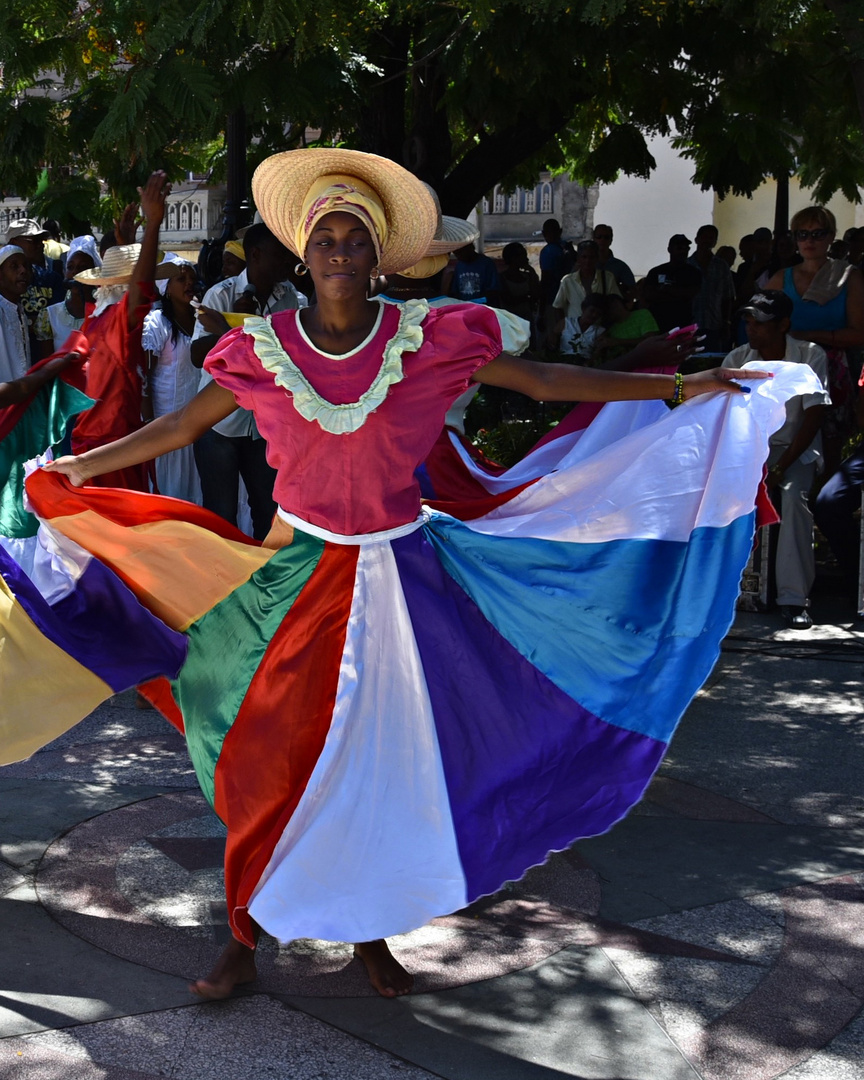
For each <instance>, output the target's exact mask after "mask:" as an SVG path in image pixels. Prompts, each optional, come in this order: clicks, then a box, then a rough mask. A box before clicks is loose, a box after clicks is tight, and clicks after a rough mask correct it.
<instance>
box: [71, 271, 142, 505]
mask: <svg viewBox="0 0 864 1080" xmlns="http://www.w3.org/2000/svg"><path fill="white" fill-rule="evenodd" d="M142 292H143V294H144V296H145V300H146V303H144V304H142V305H140V306H139V307H138V308H136V310H135V320H134V326H133V327H132V328H131V329H130V327H129V295H128V293H127V294H126V295H125V296H124V297H123V299H122V300H120V302H119V303H117V304H112V305H111V307H109V308H108V309H107V311H103V312H102V314H101V315H98V316H97V317H96V318H95V319H94V318H92V317H88V319H87V321H86V322H85V323H84V326H83V327H82V332H83V333H84V334H86V336H87V338H88V339H89V341H90V349H91V352H90V362H89V364H88V365H87V388H86V393H87V395H88V396H89V397H91V398H93V399H94V400H95V402H96V404H95V405H94V406H93V408H92V409H88V410H87V411H86V412H83V413H82V414H81V416H80V417H79V418H78V423H77V424H76V425H75V428H74V430H73V432H72V452H73V453H74V454H83V453H85V451H87V450H93V449H95V448H96V447H97V446H104V445H105V444H106V443H110V442H114V440H115V439H122V438H123V436H124V435H130V434H131V433H132V432H133V431H137V430H138V429H139V428H140V427H141V426H142V421H141V389H142V373H143V371H144V351H143V349H142V347H141V331H142V328H143V324H144V316H145V315H146V314H147V312H148V311H149V309H150V303H151V302H152V299H153V297H155V295H156V293H155V291H154V290H152V289H148V288H147V287H142ZM148 468H149V463H147V462H143V463H142V464H140V465H135V466H133V467H131V468H127V469H120V470H118V471H117V472H113V473H104V474H103V475H102V476H98V477H94V479H93V484H94V485H95V486H97V487H120V488H131V489H132V490H135V491H149V490H150V484H149V471H148Z"/></svg>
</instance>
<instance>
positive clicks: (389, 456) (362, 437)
mask: <svg viewBox="0 0 864 1080" xmlns="http://www.w3.org/2000/svg"><path fill="white" fill-rule="evenodd" d="M380 307H381V312H380V314H379V319H378V322H377V323H376V325H375V328H374V330H373V332H372V333H371V335H370V336H369V337H368V338H367V339H366V341H364V342H363V343H362V344H361V345H360V346H358V347H357V348H356V349H354V350H352V351H351V352H349V353H346V354H344V355H343V356H332V355H329V354H327V353H322V352H320V351H319V350H318V349H316V348H315V346H314V345H313V344H312V343H311V341H310V340H309V339H308V337H307V336H306V334H305V332H304V331H303V329H302V327H300V326H299V325H298V315H299V313H298V312H296V311H285V312H280V313H279V314H276V315H273V316H271V317H270V319H268V320H267V321H268V322H270V323H271V326H272V329H273V330H274V331H275V333H276V337H277V338H278V342H279V344H281V347H282V349H284V352H285V353H287V355H288V357H290V360H291V361H293V367H294V368H296V369H299V370H300V372H301V373H302V376H303V377H304V378H305V380H306V382H307V383H308V384H309V385H310V386H311V388H312V391H313V392H315V393H317V394H318V395H320V397H321V398H324V399H326V401H327V402H329V403H330V404H332V405H346V404H348V403H351V402H356V401H358V399H360V397H361V396H362V395H363V394H364V393H365V392H366V391H367V390H368V389H369V387H370V385H371V384H372V383H373V381H374V380H375V378H376V376H377V374H378V372H379V370H380V369H381V366H382V358H383V357H384V356H385V353H386V352H387V350H388V345H389V344H390V343H391V341H393V342H394V344H399V345H400V346H401V345H402V343H403V338H404V336H405V335H404V333H403V330H404V326H405V321H406V308H405V307H403V306H396V305H391V304H381V305H380ZM249 327H250V323H247V324H246V328H239V329H237V330H233V331H231V332H230V333H228V334H226V335H225V336H224V337H223V338H222V339H221V340H220V342H219V344H218V345H217V347H216V348H215V349H214V350H213V351H212V352H211V353H210V354H209V356H208V357H207V359H206V361H205V364H204V366H205V368H206V369H207V371H209V372H210V373H211V375H212V376H213V378H214V379H215V381H216V382H217V383H219V385H220V386H224V387H225V388H226V389H228V390H230V391H231V392H232V393H233V394H234V397H235V398H236V399H237V403H238V405H241V406H242V407H243V408H244V409H251V410H252V412H253V413H254V414H255V419H256V421H257V423H258V428H259V430H260V432H261V434H262V435H263V436H264V438H265V439H266V440H267V459H268V461H269V462H270V464H271V465H272V466H273V467H274V468H275V469H276V471H277V479H276V484H275V487H274V490H273V495H274V498H275V500H276V501H277V502H278V503H279V505H280V506H282V507H283V508H284V509H285V510H288V511H290V512H291V513H293V514H296V515H297V516H298V517H300V518H303V519H304V520H305V521H309V522H311V523H312V524H314V525H318V526H321V527H323V528H325V529H328V530H330V531H331V532H336V533H341V534H344V535H354V534H357V533H368V532H378V531H380V530H383V529H391V528H394V527H396V526H398V525H403V524H405V523H406V522H409V521H413V520H414V518H416V517H417V514H418V513H419V508H420V488H419V485H418V483H417V481H416V480H415V478H414V470H415V469H416V467H417V466H418V465H419V464H420V463H421V462H422V461H424V460H425V458H426V455H427V454H428V452H429V450H430V449H431V448H432V446H433V445H434V443H435V440H436V439H437V437H438V435H439V433H440V432H441V429H442V427H443V425H444V416H445V414H446V412H447V409H448V408H449V407H450V405H451V404H452V403H453V402H454V401H455V400H456V398H457V397H459V395H460V394H461V393H463V391H464V390H465V389H466V388H467V386H468V384H469V382H470V381H471V376H472V375H473V374H474V372H475V371H476V370H477V369H478V368H479V367H481V366H482V365H483V364H486V363H488V362H489V361H490V360H493V359H494V358H495V357H496V356H498V354H499V353H500V352H501V333H500V330H499V326H498V320H497V319H496V318H495V315H494V313H493V312H492V311H490V310H489V309H488V308H485V307H483V306H482V305H478V304H459V305H454V306H451V307H446V308H436V309H432V310H430V311H429V313H428V315H426V317H425V319H423V321H422V342H420V337H419V334H418V333H417V332H416V331H415V340H414V343H413V345H411V346H409V347H407V348H403V349H402V352H401V360H402V371H403V373H404V377H403V378H402V379H401V381H398V382H395V383H394V384H393V385H390V387H389V390H388V391H387V394H386V397H384V399H383V401H382V402H381V404H380V405H379V406H378V407H377V408H376V409H374V411H372V412H370V413H369V415H368V416H366V418H365V421H364V422H363V423H362V424H361V426H359V427H358V428H357V430H355V431H351V432H348V433H345V434H332V433H331V432H329V431H326V430H324V428H323V427H322V426H321V425H320V424H319V423H318V422H317V421H316V420H306V419H304V418H303V416H301V415H300V413H299V412H298V411H297V409H295V408H294V407H293V397H292V394H291V392H290V391H289V390H286V389H283V387H282V386H280V385H278V384H277V381H276V380H277V377H279V374H280V373H279V371H274V370H273V368H274V362H273V360H272V356H271V360H270V361H269V362H268V367H267V368H265V366H264V365H263V364H262V361H261V359H260V358H259V355H258V353H256V348H258V351H259V352H261V349H260V347H259V346H258V344H257V342H256V339H255V337H254V336H253V335H252V334H251V333H249V332H247V330H248V328H249ZM418 342H420V343H419V347H418ZM410 349H414V350H416V351H409V350H410ZM276 352H277V353H278V354H279V359H278V360H277V361H276V363H277V365H278V363H280V362H284V358H283V355H282V352H281V350H280V349H278V347H277V348H276ZM389 353H390V355H392V354H393V349H392V348H391V349H390V350H389ZM262 355H263V354H262ZM268 368H269V370H268Z"/></svg>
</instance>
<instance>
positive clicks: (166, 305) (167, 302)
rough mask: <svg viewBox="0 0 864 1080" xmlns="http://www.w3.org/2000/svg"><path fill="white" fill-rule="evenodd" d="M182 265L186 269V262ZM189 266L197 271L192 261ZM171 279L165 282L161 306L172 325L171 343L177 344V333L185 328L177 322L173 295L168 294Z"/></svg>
mask: <svg viewBox="0 0 864 1080" xmlns="http://www.w3.org/2000/svg"><path fill="white" fill-rule="evenodd" d="M181 265H182V268H183V269H184V270H185V269H186V264H185V263H184V264H181ZM189 267H190V269H191V270H193V271H195V267H194V266H192V265H191V263H190V264H189ZM195 277H196V279H197V277H198V274H197V271H195ZM170 281H171V278H168V281H166V282H165V292H164V293H162V299H161V301H160V305H159V306H160V307H161V309H162V314H163V315H164V316H165V318H166V319H167V320H168V325H169V326H170V327H171V344H172V345H176V344H177V335H178V334H181V333H183V330H182V327H181V326H180V324H179V323H178V322H177V313H176V312H175V311H174V302H173V300H172V299H171V297H170V296H169V295H168V285H169V283H170ZM196 283H197V280H196Z"/></svg>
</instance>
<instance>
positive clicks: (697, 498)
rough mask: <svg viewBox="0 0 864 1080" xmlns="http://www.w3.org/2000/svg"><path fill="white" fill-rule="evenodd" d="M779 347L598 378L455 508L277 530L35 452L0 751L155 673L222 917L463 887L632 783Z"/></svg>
mask: <svg viewBox="0 0 864 1080" xmlns="http://www.w3.org/2000/svg"><path fill="white" fill-rule="evenodd" d="M807 372H809V369H807V368H803V366H799V365H792V366H791V369H790V370H788V371H787V370H785V367H784V370H783V371H782V372H780V374H778V376H777V378H775V379H774V380H772V383H771V384H768V383H765V384H761V385H760V386H759V388H758V390H754V392H753V393H752V394H750V395H748V396H746V397H745V396H744V395H736V396H731V395H721V396H717V397H712V398H700V399H697V400H694V401H692V402H688V403H686V404H685V405H684V406H682V407H681V408H679V409H676V410H674V411H672V412H670V411H668V410H667V409H666V407H665V406H664V405H663V404H662V403H647V404H642V405H640V406H638V407H636V406H634V405H633V404H628V403H619V404H615V405H609V406H606V407H605V408H604V409H603V410H602V412H601V414H600V416H599V417H598V419H597V420H596V421H594V423H592V424H591V426H590V427H589V428H587V429H585V430H584V431H582V432H579V433H575V434H574V436H573V437H572V438H571V439H570V442H569V444H568V445H567V446H566V447H564V446H562V447H559V448H558V451H557V454H558V460H557V463H556V466H555V468H554V469H553V471H551V472H545V473H543V474H542V475H540V476H538V477H536V478H533V479H532V478H530V474H531V471H532V470H531V468H530V463H529V466H528V467H525V468H523V470H522V473H521V474H520V476H521V477H523V479H520V480H519V482H518V483H516V484H515V485H514V486H513V487H512V488H511V489H510V490H506V487H502V489H501V490H500V491H499V492H497V493H496V494H493V495H491V496H490V500H488V501H483V500H480V501H479V502H477V503H475V504H466V505H465V506H463V507H461V508H460V509H459V513H458V515H457V514H456V513H452V514H445V513H442V512H440V511H436V510H434V509H429V510H425V511H424V512H423V514H422V516H421V517H420V518H419V519H418V520H417V521H416V522H412V523H409V524H407V525H406V526H404V527H403V528H400V529H396V530H391V531H389V532H386V533H379V534H374V535H370V536H362V537H344V536H338V535H334V534H330V533H327V532H325V531H323V530H321V529H318V528H313V527H310V526H308V525H307V524H306V523H304V522H301V521H299V520H297V519H289V520H290V523H291V524H292V525H293V527H294V531H293V538H292V540H291V542H290V543H287V544H285V545H284V546H281V547H277V548H267V547H260V546H257V545H255V544H253V543H251V542H250V541H248V539H247V538H245V537H243V536H242V534H239V533H237V532H236V530H234V529H232V528H231V527H230V526H228V525H227V524H226V523H225V522H222V521H221V520H220V519H218V518H215V517H213V516H212V515H210V514H208V513H207V512H206V511H203V510H201V509H199V508H197V507H194V506H191V505H188V504H185V503H181V502H179V501H176V500H172V499H167V498H162V497H159V496H147V495H141V494H138V493H134V492H127V491H119V490H109V489H89V488H84V489H74V488H71V487H70V486H69V485H68V484H67V483H66V482H65V480H63V479H62V478H60V477H58V476H57V475H55V474H51V473H45V472H43V471H37V472H36V473H34V474H33V475H32V476H31V477H30V478H29V480H28V482H27V490H28V495H29V498H30V500H31V503H32V505H33V507H34V508H35V510H36V512H37V513H38V515H39V517H40V519H41V521H42V526H41V529H40V545H41V553H42V555H41V565H40V566H39V567H34V568H31V573H32V576H29V575H27V574H25V573H24V572H23V570H22V569H21V568H20V567H16V566H15V564H14V563H11V560H9V559H8V558H7V559H6V560H5V565H4V566H3V578H4V583H0V587H2V592H0V635H2V636H4V637H5V640H4V641H3V642H2V650H0V682H2V686H0V694H2V699H3V702H4V708H3V714H2V718H0V747H2V749H3V755H2V756H3V759H4V760H6V761H9V760H15V759H16V758H19V757H21V756H23V755H25V754H27V753H31V752H32V751H33V750H35V749H36V747H37V746H38V745H41V744H43V743H44V742H45V741H47V739H49V738H51V737H53V736H54V735H56V734H58V733H59V731H61V730H63V729H64V728H66V727H68V726H69V725H70V724H72V723H74V722H75V720H76V719H78V718H79V717H80V716H83V715H84V714H85V713H86V712H87V711H89V710H90V709H91V708H92V707H93V706H94V705H95V704H96V703H97V701H98V700H100V699H101V698H104V697H107V696H108V695H110V694H111V693H112V692H114V691H116V690H119V689H122V688H124V687H127V686H132V685H138V684H141V683H142V682H148V681H149V680H155V681H150V682H149V683H148V687H147V691H146V692H147V693H148V694H149V695H150V696H151V698H152V699H153V700H154V701H156V702H157V703H158V705H159V707H160V708H161V709H162V710H163V712H164V713H165V714H166V716H168V717H169V719H171V720H172V721H173V722H174V723H175V724H176V725H177V726H178V727H179V728H181V730H183V731H184V732H185V734H186V739H187V742H188V746H189V752H190V755H191V757H192V760H193V762H194V764H195V768H196V771H197V775H198V778H199V781H200V783H201V787H202V789H203V791H204V793H205V794H206V796H207V797H208V799H210V801H211V803H212V805H213V807H214V809H215V810H216V812H217V813H218V814H219V816H220V817H221V818H222V820H223V821H224V822H225V824H226V825H227V828H228V843H227V851H226V864H225V878H226V889H227V894H228V907H229V912H230V916H231V922H232V926H233V928H234V931H235V933H236V934H237V935H238V936H239V937H241V938H242V939H244V940H246V941H250V942H251V928H250V918H252V919H255V920H256V921H257V922H258V923H259V924H260V925H261V926H262V927H263V928H264V929H265V930H266V931H267V932H269V933H271V934H273V935H274V936H276V937H277V938H279V939H280V940H283V941H285V940H291V939H294V938H297V937H311V938H324V939H331V940H344V941H367V940H370V939H374V938H378V937H386V936H389V935H392V934H397V933H401V932H404V931H408V930H411V929H413V928H416V927H418V926H420V925H422V924H423V923H425V922H426V921H428V920H429V919H430V918H432V917H434V916H437V915H442V914H445V913H448V912H452V911H454V910H457V909H459V908H462V907H464V906H465V905H466V904H468V903H470V902H471V901H473V900H475V899H477V898H478V897H481V896H483V895H485V894H489V893H493V892H495V891H496V890H497V889H498V888H499V887H500V886H501V885H502V884H503V883H505V882H506V881H508V880H512V879H518V878H519V877H521V876H522V875H523V874H524V873H525V871H526V870H527V869H528V868H529V867H531V866H533V865H535V864H537V863H540V862H542V861H543V860H544V858H545V857H546V855H547V853H548V852H550V851H552V850H557V849H561V848H564V847H566V846H567V845H569V844H570V843H572V842H573V841H574V840H576V839H578V838H580V837H585V836H590V835H594V834H597V833H601V832H603V831H605V830H607V829H609V828H610V827H611V826H612V825H613V824H614V823H615V822H616V821H618V820H619V819H620V818H621V817H622V816H623V815H624V814H626V813H627V811H628V809H629V808H630V807H631V806H633V804H634V803H636V802H638V800H639V799H640V797H641V796H642V793H643V792H644V790H645V788H646V786H647V784H648V782H649V780H650V778H651V776H652V774H653V772H654V770H655V769H656V768H657V766H658V764H659V763H660V761H661V759H662V757H663V754H664V751H665V749H666V746H667V745H668V742H669V739H670V738H671V735H672V733H673V731H674V729H675V726H676V724H677V722H678V720H679V718H680V716H681V715H682V713H683V711H684V709H685V708H686V706H687V704H688V702H689V701H690V700H691V698H692V697H693V695H694V694H695V693H696V691H697V690H698V688H699V687H700V685H701V684H702V682H703V681H704V680H705V678H706V677H707V675H708V674H709V672H710V670H711V668H712V665H713V664H714V662H715V660H716V658H717V656H718V652H719V646H720V642H721V640H722V638H723V636H724V635H725V633H726V631H727V630H728V628H729V625H730V623H731V620H732V617H733V613H734V605H735V600H736V596H737V592H738V582H739V578H740V574H741V571H742V569H743V567H744V565H745V563H746V561H747V558H748V555H749V552H750V546H751V541H752V535H753V525H754V510H753V507H754V500H755V496H756V492H757V488H758V486H759V484H760V481H761V476H762V463H763V461H764V460H765V458H766V456H767V443H768V436H769V434H770V432H771V431H772V430H774V429H775V428H777V427H779V426H780V424H782V422H783V418H784V416H785V407H784V404H783V403H784V401H785V399H786V397H788V396H791V394H794V393H802V392H809V389H810V388H809V384H808V385H807V387H805V388H804V389H802V387H804V384H805V383H806V382H807ZM524 477H528V479H524ZM0 555H2V552H0ZM10 563H11V565H10ZM34 715H38V716H44V717H49V718H50V722H45V723H43V724H42V726H41V728H40V729H39V730H36V731H34V730H33V721H32V718H33V716H34Z"/></svg>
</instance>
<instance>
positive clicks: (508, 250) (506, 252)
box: [501, 240, 528, 263]
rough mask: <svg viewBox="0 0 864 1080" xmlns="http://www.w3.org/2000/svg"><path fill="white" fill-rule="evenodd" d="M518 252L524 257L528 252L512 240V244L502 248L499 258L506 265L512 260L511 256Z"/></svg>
mask: <svg viewBox="0 0 864 1080" xmlns="http://www.w3.org/2000/svg"><path fill="white" fill-rule="evenodd" d="M519 252H523V253H524V254H525V255H527V254H528V252H527V251H526V250H525V245H524V244H520V243H519V242H518V241H516V240H514V241H513V243H512V244H505V245H504V247H503V248H502V249H501V258H502V259H503V260H504V262H505V263H508V262H509V261H510V260H511V259H512V258H513V256H514V255H517V254H518V253H519Z"/></svg>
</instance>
